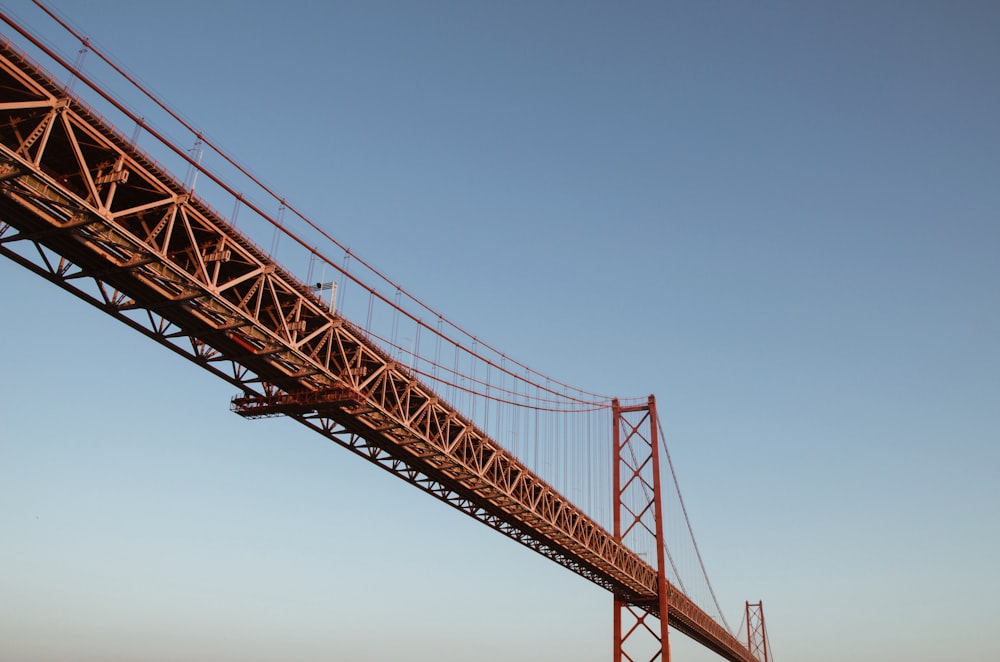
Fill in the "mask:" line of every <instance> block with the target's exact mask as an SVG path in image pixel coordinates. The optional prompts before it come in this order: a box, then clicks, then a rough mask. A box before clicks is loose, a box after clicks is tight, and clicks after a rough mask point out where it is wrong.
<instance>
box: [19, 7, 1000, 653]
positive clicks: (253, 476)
mask: <svg viewBox="0 0 1000 662" xmlns="http://www.w3.org/2000/svg"><path fill="white" fill-rule="evenodd" d="M2 6H3V7H4V11H5V12H8V13H11V14H13V15H15V16H17V17H20V18H22V19H23V20H24V21H25V22H27V23H28V24H29V25H31V26H33V27H35V28H37V29H39V30H40V31H42V32H43V33H45V34H48V35H51V36H53V38H54V37H55V34H56V31H55V30H54V29H53V26H52V24H50V23H47V22H46V19H43V18H42V17H41V15H40V13H39V12H38V11H37V10H36V9H35V8H33V6H31V5H30V3H28V2H4V3H3V5H2ZM52 6H53V7H55V8H56V9H57V10H58V11H59V12H60V13H62V14H63V15H65V16H66V17H68V18H69V19H70V20H71V21H72V22H73V23H74V24H75V25H76V26H78V27H80V28H81V29H82V30H83V31H84V32H85V33H87V34H89V35H90V37H91V38H92V40H93V41H94V42H95V43H96V44H98V45H100V46H101V47H102V48H103V49H105V50H106V51H108V52H109V53H111V54H112V55H113V56H114V57H115V58H116V59H117V60H119V61H121V62H123V63H125V64H126V65H127V66H128V68H129V69H130V70H131V71H133V72H135V73H136V74H137V75H138V76H139V77H140V78H141V79H142V80H143V81H144V82H146V83H147V84H149V85H150V86H151V87H152V88H153V89H154V90H155V91H156V92H157V93H158V94H159V95H160V96H161V97H163V98H164V99H166V100H167V101H168V102H169V103H170V104H171V105H172V106H174V107H175V108H178V109H180V110H181V111H182V112H183V114H184V115H185V116H186V117H188V118H190V119H191V121H193V122H194V123H195V124H196V125H197V126H199V127H200V128H202V129H203V130H204V132H205V134H206V135H208V136H210V137H212V138H213V139H214V140H216V141H217V142H218V143H220V144H222V145H223V146H225V147H227V148H228V149H229V150H230V151H231V152H232V153H234V154H235V155H236V156H237V158H239V159H240V160H241V161H242V162H244V163H247V164H249V165H250V166H251V167H252V169H253V170H254V171H255V172H256V173H257V174H258V175H260V176H261V177H262V178H263V179H265V180H266V181H268V182H269V183H271V184H272V185H273V187H274V188H275V189H276V190H278V191H279V192H281V193H282V194H283V195H285V196H287V198H288V199H289V200H291V201H293V203H294V204H295V205H296V206H298V207H299V208H301V209H303V210H305V211H306V212H307V213H309V215H310V216H311V217H313V218H314V219H317V220H319V221H320V222H321V223H322V224H323V225H324V227H326V228H327V229H328V230H329V231H330V232H331V233H332V234H334V235H335V236H336V237H337V238H338V239H340V240H341V241H342V242H344V243H345V244H348V245H349V246H351V248H352V249H353V250H354V251H355V252H357V253H358V254H360V255H362V256H364V257H365V258H366V259H367V260H369V261H370V262H372V263H374V264H375V265H377V266H379V267H381V268H383V270H384V271H386V272H388V273H389V274H390V275H391V276H392V277H393V278H395V279H396V280H397V281H399V282H401V283H403V284H404V285H405V286H406V287H407V288H408V289H409V290H410V291H412V292H414V293H416V294H417V295H418V296H420V297H421V298H422V299H424V300H425V301H427V302H428V303H430V304H431V305H432V306H434V307H435V308H436V309H438V310H441V311H443V312H444V313H445V314H447V315H448V316H449V317H450V318H451V319H453V320H455V321H456V322H458V323H459V324H461V325H463V326H464V327H466V328H468V329H470V330H473V331H474V332H475V333H476V334H477V335H478V336H480V337H481V338H483V339H485V340H487V341H488V342H490V343H491V344H493V345H494V346H496V347H499V348H501V349H503V350H504V351H506V352H507V353H508V354H509V355H511V356H513V357H515V358H518V359H519V360H522V361H524V362H525V363H527V364H528V365H531V366H533V367H536V368H538V369H539V370H541V371H543V372H546V373H548V374H550V375H553V376H556V377H558V378H560V379H563V380H564V381H567V382H570V383H572V384H574V385H577V386H580V387H582V388H586V389H589V390H594V391H597V392H600V393H610V394H614V395H620V396H624V397H627V396H642V395H645V394H647V393H654V394H656V396H657V402H658V405H659V410H660V415H661V418H662V421H663V425H664V427H665V429H666V433H667V442H668V445H669V447H670V451H671V454H672V457H673V459H674V463H675V466H676V467H677V471H678V474H679V479H680V482H681V487H682V489H683V490H684V493H685V497H686V500H687V506H688V512H689V513H690V515H691V518H692V520H693V524H694V527H695V532H696V534H697V536H698V540H699V545H700V547H701V550H702V553H703V556H704V559H705V563H706V565H707V567H708V571H709V574H710V576H711V577H712V581H713V583H714V586H715V589H716V593H717V594H718V596H719V600H720V602H721V603H722V605H723V608H724V609H725V610H726V613H727V617H728V618H729V620H730V622H731V623H732V624H734V625H735V623H738V622H739V620H740V613H741V610H742V608H743V603H744V601H745V600H751V601H756V600H758V599H763V601H764V606H765V616H766V619H767V625H768V630H769V633H770V640H771V643H772V645H773V652H774V658H775V659H777V660H778V661H779V662H781V661H783V660H812V661H819V662H822V661H826V660H843V659H850V660H855V661H859V662H866V661H872V662H874V661H876V660H879V661H884V660H908V661H912V662H921V661H925V660H926V661H930V660H940V659H978V660H988V659H1000V642H998V640H997V638H996V636H995V624H996V616H997V605H996V595H997V594H998V592H1000V570H998V569H997V564H996V559H997V558H1000V524H998V523H1000V517H998V514H1000V480H998V470H1000V347H998V342H997V341H998V338H1000V260H998V258H997V255H998V252H1000V121H998V119H997V118H998V117H1000V79H998V74H997V72H998V71H1000V39H998V38H997V35H998V34H1000V5H998V4H997V3H991V2H936V3H928V2H846V1H845V2H758V3H736V2H732V3H724V2H690V3H675V2H671V3H666V2H655V3H654V2H650V3H642V2H633V3H594V2H572V3H571V2H541V3H534V2H504V3H482V2H424V3H410V2H350V3H348V2H331V3H312V2H295V1H287V2H282V3H260V2H247V1H242V2H210V3H204V2H193V1H186V0H180V1H177V2H171V3H153V2H135V1H129V2H124V1H122V2H118V1H97V2H89V3H78V2H71V1H69V0H60V1H58V2H52ZM0 33H3V34H5V35H7V36H12V33H11V31H10V30H9V29H8V28H7V27H6V26H0ZM17 41H18V40H17V39H15V42H17ZM64 43H65V42H64ZM67 48H68V52H69V53H71V54H72V53H74V52H75V49H74V47H72V46H68V47H67ZM0 283H2V285H3V287H2V294H0V296H2V300H0V301H2V310H3V313H2V314H0V344H2V346H3V348H4V358H3V362H2V364H0V365H2V368H0V374H2V375H3V379H2V380H0V596H2V598H0V659H2V660H23V661H38V660H65V659H75V660H132V659H144V660H203V659H242V660H286V659H299V660H391V659H401V658H404V657H405V658H407V659H411V660H421V661H422V660H435V661H440V662H458V661H465V660H473V659H475V660H486V661H493V660H496V661H500V660H515V659H516V660H522V661H535V660H537V661H541V660H561V659H566V660H568V659H573V660H578V661H581V662H582V661H595V662H596V661H601V660H607V659H609V657H610V655H611V613H612V610H611V597H610V595H608V594H606V593H604V592H603V591H602V590H600V589H598V588H597V587H595V586H592V585H591V584H589V583H588V582H586V581H585V580H583V579H581V578H579V577H578V576H576V575H574V574H572V573H570V572H568V571H566V570H564V569H562V568H560V567H558V566H556V565H554V564H553V563H551V562H549V561H547V560H545V559H544V558H542V557H540V556H538V555H536V554H534V553H532V552H530V551H528V550H527V549H525V548H523V547H521V546H520V545H517V544H516V543H514V542H512V541H510V540H508V539H506V538H505V537H503V536H500V535H498V534H497V533H495V532H493V531H490V530H489V529H487V528H485V527H483V526H481V525H480V524H479V523H477V522H475V521H474V520H472V519H470V518H468V517H466V516H464V515H461V514H459V513H458V512H456V511H454V510H452V509H449V508H445V507H444V506H443V505H441V504H440V503H439V502H437V501H436V500H434V499H432V498H430V497H428V496H426V495H424V494H422V493H420V492H418V491H417V490H414V489H413V488H411V487H410V486H408V485H406V484H404V483H403V482H402V481H399V480H397V479H395V478H393V477H391V476H390V475H388V474H386V473H385V472H382V471H379V470H377V469H376V468H375V467H372V466H370V465H368V464H367V463H365V462H363V461H361V460H360V459H358V458H356V457H354V456H353V455H351V454H349V453H348V452H346V451H345V450H343V449H341V448H340V447H338V446H336V445H334V444H331V443H329V442H327V441H324V440H323V439H321V438H320V437H318V436H316V435H314V434H312V433H310V432H309V431H308V430H306V429H305V428H303V427H301V426H298V425H295V424H293V423H291V422H289V421H280V420H270V421H245V420H243V419H241V418H239V417H237V416H235V415H233V414H231V413H230V412H229V411H228V400H229V398H230V397H231V396H232V395H234V393H233V389H232V388H231V387H230V386H228V385H227V384H225V383H223V382H221V381H219V380H217V379H215V378H214V377H212V376H211V375H209V374H208V373H204V372H202V371H200V370H198V369H197V368H196V367H194V366H192V365H190V364H189V363H187V362H185V361H183V360H181V359H179V358H177V357H176V356H174V355H173V354H171V353H170V352H167V351H165V350H164V349H162V348H160V347H159V346H157V345H155V344H154V343H151V342H149V341H148V340H146V339H145V338H143V337H141V336H139V335H138V334H136V333H134V332H132V331H130V330H129V329H127V328H125V327H124V326H123V325H121V324H119V323H117V322H115V321H114V320H112V319H111V318H109V317H105V316H104V315H103V314H101V313H99V312H97V311H96V310H93V309H91V308H90V307H88V306H87V305H86V304H84V303H82V302H80V301H78V300H76V299H75V298H73V297H71V296H70V295H68V294H66V293H64V292H62V291H61V290H59V289H58V288H56V287H54V286H52V285H50V284H48V283H47V282H45V281H43V280H41V279H39V278H38V277H36V276H34V275H32V274H31V273H29V272H28V271H26V270H24V269H22V268H20V267H19V266H17V265H15V264H14V263H13V262H10V261H7V260H3V261H0ZM672 641H673V642H674V645H675V649H676V650H675V660H678V661H700V660H711V659H717V658H714V657H713V656H711V655H710V654H708V653H707V652H704V651H702V650H699V649H697V648H696V647H694V646H693V645H691V644H690V643H688V642H686V641H685V640H684V638H683V637H681V636H679V635H677V636H675V637H673V639H672Z"/></svg>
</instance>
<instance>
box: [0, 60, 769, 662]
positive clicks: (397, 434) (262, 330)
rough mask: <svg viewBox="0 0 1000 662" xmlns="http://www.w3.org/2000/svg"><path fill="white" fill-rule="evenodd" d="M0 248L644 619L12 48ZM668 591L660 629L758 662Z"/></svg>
mask: <svg viewBox="0 0 1000 662" xmlns="http://www.w3.org/2000/svg"><path fill="white" fill-rule="evenodd" d="M0 253H2V254H3V255H5V256H6V257H8V258H10V259H12V260H14V261H16V262H18V263H19V264H21V265H22V266H24V267H26V268H28V269H30V270H32V271H34V272H35V273H37V274H39V275H41V276H42V277H44V278H46V279H48V280H49V281H51V282H53V283H55V284H57V285H59V286H60V287H62V288H64V289H66V290H67V291H70V292H72V293H73V294H75V295H77V296H79V297H80V298H82V299H84V300H86V301H88V302H89V303H91V304H93V305H94V306H96V307H98V308H100V309H101V310H103V311H104V312H106V313H107V314H109V315H112V316H113V317H115V318H117V319H118V320H120V321H122V322H123V323H125V324H127V325H129V326H130V327H132V328H134V329H136V330H138V331H140V332H141V333H144V334H145V335H147V336H148V337H150V338H152V339H154V340H156V341H157V342H159V343H161V344H163V345H165V346H166V347H168V348H170V349H171V350H173V351H175V352H177V353H178V354H180V355H182V356H184V357H186V358H188V359H190V360H191V361H193V362H195V363H197V364H198V365H200V366H201V367H203V368H204V369H206V370H209V371H210V372H212V373H214V374H216V375H217V376H219V377H220V378H222V379H225V380H226V381H228V382H229V383H231V384H233V385H235V386H237V387H238V388H239V389H240V390H241V391H242V392H243V393H244V394H245V395H244V397H242V398H238V399H236V400H235V401H234V403H233V407H234V410H236V411H237V412H238V413H240V414H243V415H246V416H249V417H253V416H265V415H278V414H281V415H287V416H289V417H291V418H294V419H295V420H297V421H299V422H300V423H302V424H304V425H306V426H308V427H310V428H312V429H313V430H315V431H317V432H319V433H321V434H323V435H324V436H326V437H328V438H329V439H332V440H333V441H336V442H337V443H339V444H341V445H343V446H345V447H347V448H348V449H350V450H352V451H353V452H355V453H357V454H359V455H361V456H363V457H365V458H366V459H368V460H369V461H371V462H374V463H376V464H378V465H379V466H381V467H383V468H385V469H386V470H388V471H391V472H393V473H394V474H396V475H397V476H399V477H401V478H403V479H404V480H407V481H408V482H410V483H412V484H413V485H416V486H418V487H420V488H421V489H423V490H425V491H427V492H429V493H431V494H433V495H434V496H436V497H438V498H439V499H441V500H442V501H444V502H446V503H448V504H449V505H451V506H453V507H455V508H458V509H460V510H462V511H463V512H465V513H466V514H468V515H470V516H473V517H475V518H477V519H479V520H480V521H482V522H483V523H485V524H487V525H489V526H491V527H492V528H494V529H497V530H499V531H500V532H502V533H504V534H505V535H507V536H509V537H511V538H513V539H515V540H517V541H519V542H521V543H522V544H524V545H526V546H528V547H529V548H531V549H534V550H535V551H537V552H539V553H541V554H543V555H545V556H546V557H548V558H550V559H552V560H554V561H556V562H557V563H559V564H561V565H563V566H565V567H567V568H569V569H571V570H573V571H574V572H577V573H578V574H580V575H582V576H584V577H586V578H587V579H589V580H591V581H593V582H595V583H597V584H599V585H601V586H603V587H605V588H607V589H608V590H610V591H612V592H613V593H614V594H615V595H616V596H621V598H622V599H624V600H626V601H629V602H631V603H634V604H636V605H639V606H640V607H641V608H642V609H645V610H646V611H648V612H650V613H652V614H654V615H657V612H658V610H659V604H660V602H659V598H658V595H659V594H661V593H662V590H661V591H658V575H657V572H656V570H654V569H653V568H652V567H650V566H649V565H648V564H647V563H646V562H645V561H643V560H642V559H641V558H640V557H639V556H638V555H636V554H635V553H634V552H632V551H631V550H629V549H628V548H627V547H625V546H624V545H623V544H621V542H619V541H618V540H615V538H614V536H613V535H612V534H610V533H609V532H607V531H606V530H604V529H603V528H602V527H601V526H599V525H598V524H597V523H596V522H594V521H593V520H592V519H590V518H589V517H588V516H587V515H586V514H585V513H583V512H582V511H581V510H580V509H579V508H577V507H576V506H575V505H574V504H572V503H571V502H570V501H569V500H567V499H566V498H565V497H563V496H562V495H561V494H559V493H558V492H557V491H556V490H554V489H553V488H552V487H551V486H549V485H548V484H546V483H545V482H544V481H543V480H542V479H540V478H539V477H538V476H536V475H535V474H533V473H532V472H531V471H530V470H529V469H528V468H527V467H526V466H525V465H523V464H522V463H521V462H520V461H518V460H517V459H516V458H515V457H514V456H513V455H511V454H510V453H508V452H507V451H506V450H505V449H503V448H502V447H501V446H500V445H499V444H498V443H497V442H496V441H494V440H492V439H490V438H489V437H487V436H486V435H485V434H484V433H483V432H482V431H480V430H479V429H477V428H476V427H475V426H474V425H473V424H472V423H471V422H470V421H469V420H467V419H466V418H465V417H463V416H462V415H461V414H460V413H459V412H457V411H455V410H454V409H453V408H452V407H451V406H450V405H449V404H448V403H447V402H445V401H443V400H442V399H441V398H439V397H438V396H437V395H436V394H435V393H434V392H433V391H432V390H430V389H429V388H428V387H427V386H426V385H424V384H422V383H421V382H420V381H419V380H418V379H416V378H415V376H414V375H413V374H411V372H410V371H409V370H408V369H407V368H406V366H404V365H401V364H399V363H397V362H395V361H393V360H392V359H391V357H389V356H388V354H386V353H385V352H384V351H382V350H381V349H380V348H379V347H378V346H377V345H376V344H374V343H373V342H371V341H370V340H369V339H368V338H367V336H366V335H365V333H364V331H363V330H361V329H359V328H358V327H356V326H355V325H354V324H352V323H351V322H349V321H348V320H346V319H343V318H341V317H340V316H338V315H336V314H333V313H331V312H330V311H329V310H328V307H327V306H326V305H325V304H324V302H323V301H322V300H321V299H320V298H319V297H318V296H317V294H316V293H315V292H314V291H313V290H311V289H310V288H308V287H307V286H306V285H304V284H303V283H300V282H299V281H297V280H296V279H295V278H294V277H292V276H291V275H290V274H289V273H287V272H286V271H285V270H283V269H282V268H281V267H280V266H279V265H276V264H274V263H273V262H272V261H271V260H270V259H268V258H267V256H266V254H265V253H264V252H263V251H262V250H260V249H258V248H257V247H256V246H255V245H254V244H253V243H252V242H251V241H250V240H249V239H247V238H246V237H245V236H243V235H241V234H240V233H239V232H237V231H236V230H235V229H233V228H232V227H231V226H230V225H229V224H227V223H226V221H225V220H224V219H223V218H221V217H220V216H218V215H217V214H216V213H215V212H214V211H213V210H211V209H210V208H209V207H208V206H206V205H204V204H203V203H201V202H200V201H199V200H198V198H197V197H195V196H193V195H192V194H191V193H190V192H189V191H187V190H185V188H184V187H183V186H182V185H181V184H180V183H179V182H178V181H177V180H176V179H175V178H173V177H172V176H171V175H170V174H169V173H167V172H165V171H163V170H162V169H161V168H159V167H158V166H157V165H156V163H155V162H154V161H152V160H151V159H150V158H148V157H147V156H146V155H145V154H143V153H141V152H139V151H137V150H136V149H134V148H133V147H132V145H131V144H130V141H129V140H127V139H126V138H125V137H124V136H122V135H121V134H119V133H118V132H117V131H116V130H115V129H114V128H113V127H111V126H109V125H107V124H105V123H104V122H103V121H102V120H101V119H100V118H99V117H97V116H96V115H95V114H94V113H92V112H91V111H90V110H89V109H88V108H87V107H86V106H85V105H84V104H83V103H82V102H81V101H79V100H78V99H76V98H74V97H72V96H67V95H66V94H65V92H64V91H63V90H62V88H61V87H60V86H59V85H57V84H56V82H55V81H54V80H52V79H50V78H49V77H48V76H47V75H46V74H45V73H43V72H42V71H41V70H39V69H38V68H37V67H36V66H35V65H34V64H33V63H31V62H29V61H28V60H27V59H26V58H24V57H23V56H22V55H21V54H19V53H18V52H17V51H16V49H14V48H13V47H12V46H10V45H9V44H2V45H0ZM660 576H661V577H662V575H660ZM666 592H667V593H668V597H667V602H668V603H669V605H670V607H669V617H670V623H671V625H672V626H673V627H675V628H676V629H678V630H680V631H681V632H684V633H685V634H687V635H688V636H690V637H692V638H694V639H695V640H697V641H699V642H701V643H702V644H704V645H705V646H707V647H708V648H710V649H712V650H715V651H716V652H718V653H720V654H721V655H722V656H723V657H725V658H726V659H730V660H744V661H747V662H749V661H750V660H753V659H754V657H753V656H751V655H750V653H749V652H748V651H747V649H746V647H744V646H743V645H742V644H741V643H740V642H738V641H737V640H736V639H735V638H734V637H732V636H731V635H730V634H729V633H728V632H726V631H725V630H724V629H723V628H722V627H721V626H720V625H719V624H718V623H716V622H715V621H714V620H713V619H712V618H711V617H709V616H708V615H707V614H706V613H705V612H703V611H702V610H701V609H700V608H699V607H697V606H696V605H695V604H694V603H693V602H691V601H690V600H689V599H688V598H687V597H686V596H684V595H683V594H682V593H681V592H680V591H678V590H677V589H676V588H674V587H673V586H672V585H670V584H669V583H668V584H667V585H666Z"/></svg>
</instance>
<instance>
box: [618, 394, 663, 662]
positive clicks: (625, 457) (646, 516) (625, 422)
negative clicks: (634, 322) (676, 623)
mask: <svg viewBox="0 0 1000 662" xmlns="http://www.w3.org/2000/svg"><path fill="white" fill-rule="evenodd" d="M611 406H612V413H613V420H614V437H613V438H614V446H615V451H614V452H615V456H614V458H613V461H614V477H613V480H614V538H615V540H616V541H618V542H621V543H623V544H625V545H626V546H629V547H630V548H633V549H636V548H637V543H641V542H645V543H647V544H648V542H649V540H650V538H652V539H653V540H655V545H656V573H657V575H656V578H657V582H656V584H657V591H656V593H657V594H656V596H653V597H652V598H649V597H643V596H630V595H621V594H619V593H615V596H614V662H623V661H625V662H633V660H637V659H642V660H649V661H650V662H652V661H653V660H660V661H661V662H670V641H669V639H668V634H667V620H668V618H667V607H668V593H667V576H666V559H665V554H666V548H665V547H664V543H665V540H664V529H663V508H662V503H663V502H662V499H661V496H660V495H661V490H660V456H659V440H658V439H657V430H658V427H659V426H658V423H657V418H656V399H655V398H654V397H653V396H652V395H650V396H649V400H648V401H647V402H646V403H644V404H639V405H631V406H622V405H621V403H620V402H619V401H618V399H615V400H613V401H612V405H611ZM651 560H652V559H650V561H651ZM653 614H659V619H657V618H656V617H655V616H654V615H653ZM657 620H659V623H658V624H657V623H656V622H655V621H657ZM639 647H642V649H643V650H644V651H646V652H644V653H642V654H641V655H640V657H633V655H636V654H637V652H636V649H637V648H639ZM649 648H652V651H651V652H650V651H649Z"/></svg>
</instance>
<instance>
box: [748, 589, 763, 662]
mask: <svg viewBox="0 0 1000 662" xmlns="http://www.w3.org/2000/svg"><path fill="white" fill-rule="evenodd" d="M746 621H747V649H748V650H749V651H750V654H751V655H753V656H754V657H755V658H757V659H758V660H760V662H767V629H766V628H765V627H764V602H763V601H761V602H757V603H752V602H747V613H746Z"/></svg>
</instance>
